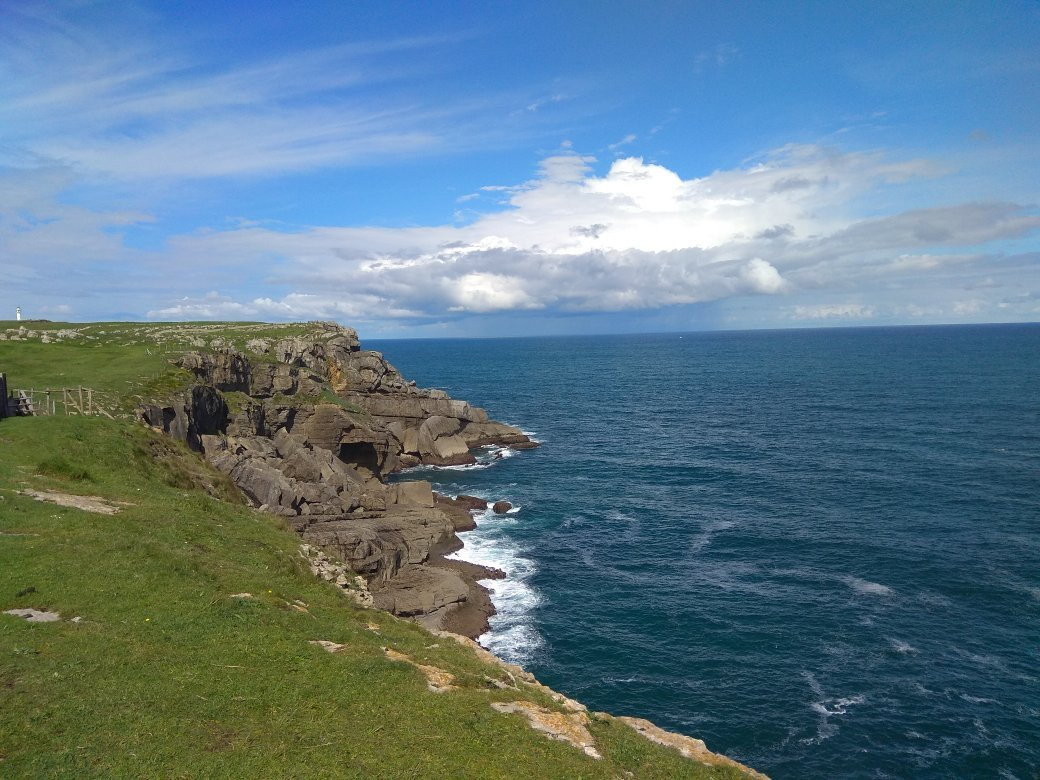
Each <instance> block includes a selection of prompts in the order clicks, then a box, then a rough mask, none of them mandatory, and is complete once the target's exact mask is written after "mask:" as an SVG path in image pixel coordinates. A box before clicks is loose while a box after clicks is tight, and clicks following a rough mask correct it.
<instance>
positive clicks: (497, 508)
mask: <svg viewBox="0 0 1040 780" xmlns="http://www.w3.org/2000/svg"><path fill="white" fill-rule="evenodd" d="M512 508H513V505H512V504H510V503H509V502H508V501H496V502H495V503H494V504H492V506H491V511H492V512H494V513H495V514H496V515H504V514H505V513H506V512H508V511H509V510H510V509H512Z"/></svg>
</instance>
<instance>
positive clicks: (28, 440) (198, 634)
mask: <svg viewBox="0 0 1040 780" xmlns="http://www.w3.org/2000/svg"><path fill="white" fill-rule="evenodd" d="M0 451H2V452H3V453H4V454H5V457H4V458H3V459H2V460H0V507H2V509H0V518H2V520H0V532H3V533H2V535H0V560H3V562H4V565H3V566H2V567H0V609H10V608H15V607H29V606H31V607H37V608H47V609H51V610H55V611H58V612H60V613H61V614H62V616H63V617H65V618H71V617H73V616H80V617H81V618H82V622H80V623H71V622H61V623H48V624H30V623H27V622H25V621H22V620H20V619H17V618H14V617H9V616H6V615H0V691H2V692H3V695H2V696H0V775H2V776H3V777H5V778H6V777H41V776H53V775H64V776H70V777H72V776H75V777H154V776H183V777H195V776H207V777H241V776H246V775H250V774H252V775H256V776H262V777H273V776H277V777H283V776H284V777H293V776H297V777H316V776H321V777H373V776H382V777H474V778H486V777H568V778H577V777H588V778H600V777H602V778H608V777H617V776H619V774H620V773H621V772H622V771H623V770H629V771H632V772H633V773H634V774H635V776H636V777H662V778H664V777H712V776H716V777H726V776H736V775H735V774H734V773H728V774H727V773H723V772H718V771H716V772H714V773H713V772H712V771H711V770H708V769H707V768H706V767H702V766H700V765H698V764H694V763H692V762H689V761H686V760H684V759H682V758H681V757H680V756H679V755H678V754H677V753H674V752H672V751H669V750H666V749H664V748H660V747H657V746H655V745H652V744H650V743H649V742H646V741H645V740H643V739H641V738H640V737H638V736H637V735H636V734H635V733H634V732H632V731H631V730H630V729H628V728H627V727H623V726H621V725H619V724H617V723H616V722H614V721H612V720H606V721H603V722H596V723H595V724H594V725H593V731H594V734H595V737H596V739H597V742H598V743H599V746H600V749H601V750H602V752H603V753H604V755H605V758H604V759H603V760H602V761H595V760H592V759H589V758H587V757H585V756H584V755H583V754H581V753H580V752H579V751H578V750H576V749H575V748H573V747H571V746H569V745H566V744H563V743H560V742H553V741H550V740H548V739H546V738H545V737H543V736H541V735H539V734H537V733H536V732H534V731H532V730H531V729H530V728H528V727H527V725H526V724H525V723H524V721H522V720H521V719H520V718H519V717H516V716H506V715H501V714H498V713H496V712H494V711H492V710H491V708H490V706H489V703H490V702H491V701H494V700H502V699H511V698H525V699H529V700H534V701H539V702H540V703H543V704H548V703H549V702H548V700H547V699H545V698H544V697H542V696H541V695H540V694H538V693H536V692H533V691H524V692H523V694H517V693H513V692H511V691H501V690H498V689H497V688H490V687H489V686H488V684H487V682H486V680H485V676H493V677H496V678H499V679H501V678H502V676H503V675H502V673H501V672H500V671H499V670H497V669H496V668H494V667H487V666H485V665H484V664H483V663H482V662H481V661H479V660H478V659H477V658H476V657H475V656H473V655H472V654H471V653H470V652H469V651H467V650H466V649H465V648H462V647H460V646H456V645H455V644H454V643H452V642H450V641H445V640H438V639H435V638H433V637H431V635H429V634H428V633H426V632H425V631H423V630H422V629H420V628H419V627H417V626H415V625H413V624H411V623H407V622H404V621H399V620H397V619H395V618H393V617H391V616H389V615H387V614H385V613H380V612H375V611H370V610H362V609H359V608H357V607H355V606H353V605H352V604H351V602H349V601H348V600H347V599H345V598H344V597H343V596H342V595H341V594H340V593H338V592H337V591H336V590H335V589H334V588H333V587H331V586H329V585H327V584H325V583H322V582H319V581H317V580H315V578H314V577H313V576H312V575H311V574H310V573H309V571H307V570H306V568H305V567H304V566H303V565H302V563H301V560H300V558H299V557H298V555H297V549H298V540H297V539H296V538H295V536H293V535H292V534H291V533H289V532H287V531H284V530H282V528H281V527H280V526H279V524H278V522H277V520H276V519H275V518H272V517H270V516H268V515H264V514H261V513H259V512H256V511H254V510H251V509H248V508H246V507H243V506H240V505H236V504H233V503H230V502H229V501H226V500H220V499H218V498H215V497H214V496H213V495H211V494H215V495H220V493H221V491H222V490H225V489H229V486H228V485H227V484H226V483H225V482H223V481H222V478H221V477H220V476H219V475H217V474H215V473H213V472H210V471H209V469H208V468H207V467H206V466H205V465H204V464H202V463H201V461H198V460H197V459H195V458H194V457H193V456H192V455H191V454H190V453H189V452H188V451H187V450H185V449H184V448H181V447H178V446H176V445H173V444H172V443H171V442H169V441H168V440H165V439H162V438H161V437H159V435H158V434H155V433H153V432H152V431H149V430H146V429H144V428H142V427H138V426H134V425H132V424H130V423H128V422H123V421H112V420H103V419H97V418H81V417H55V418H18V419H10V420H5V421H3V423H0ZM41 463H50V464H52V465H51V467H48V468H47V469H40V468H39V465H38V464H41ZM55 463H61V464H63V465H61V466H60V467H54V466H53V464H55ZM79 469H82V470H84V471H89V473H90V474H91V475H92V476H91V481H90V482H89V483H87V484H84V481H83V479H81V478H80V475H81V473H82V472H81V471H79ZM170 473H179V474H180V475H181V476H180V477H179V478H178V479H177V480H174V481H175V482H176V483H177V484H176V485H171V484H170V482H171V480H170V479H168V475H169V474H170ZM25 487H33V488H36V489H51V490H61V491H66V492H72V493H89V494H92V495H99V496H102V497H104V498H107V499H109V500H111V501H114V502H120V503H122V504H123V505H124V506H123V508H122V510H121V511H120V512H119V513H118V514H116V515H112V516H106V515H96V514H90V513H87V512H83V511H80V510H76V509H66V508H61V507H58V506H55V505H52V504H46V503H41V502H37V501H34V500H31V499H29V498H27V497H24V496H20V495H18V493H17V491H18V490H19V489H22V488H25ZM242 592H248V593H252V594H254V595H255V596H256V598H255V599H244V598H231V597H230V596H231V594H236V593H242ZM19 594H22V595H19ZM297 600H298V601H301V602H303V603H305V604H306V605H307V612H300V611H297V610H296V609H294V608H292V607H291V606H289V605H290V604H291V603H293V602H295V601H297ZM369 622H374V623H377V624H378V625H379V632H378V633H375V632H373V631H370V630H369V629H368V628H367V625H368V623H369ZM311 639H329V640H332V641H335V642H340V643H345V644H346V645H347V646H348V647H347V650H345V651H343V652H341V653H338V654H336V655H331V654H329V653H327V652H325V651H324V650H322V649H320V648H317V647H314V646H312V645H309V644H308V643H307V642H308V640H311ZM384 646H388V647H393V648H395V649H397V650H399V651H400V652H403V653H407V654H408V655H410V656H412V657H413V658H415V659H416V660H418V661H420V662H422V663H428V664H433V665H435V666H439V667H441V668H444V669H447V670H448V671H450V672H452V673H453V674H455V675H456V677H457V680H458V683H459V685H460V686H461V687H460V689H459V690H457V691H451V692H448V693H442V694H435V693H430V692H428V691H427V690H426V686H425V680H424V678H422V676H421V675H420V673H419V672H418V671H417V670H415V669H414V668H412V667H411V666H409V665H407V664H403V663H399V662H396V663H395V662H392V661H389V660H387V659H386V658H385V656H384V653H383V650H382V648H383V647H384Z"/></svg>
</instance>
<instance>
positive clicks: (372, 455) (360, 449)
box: [339, 441, 379, 474]
mask: <svg viewBox="0 0 1040 780" xmlns="http://www.w3.org/2000/svg"><path fill="white" fill-rule="evenodd" d="M339 459H340V460H342V461H344V462H345V463H350V464H352V465H354V466H357V467H358V468H363V469H367V470H368V471H371V472H372V474H378V473H379V456H378V454H377V453H376V448H375V446H374V445H373V444H372V443H371V442H367V441H359V442H354V443H345V444H341V445H339Z"/></svg>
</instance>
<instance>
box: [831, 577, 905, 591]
mask: <svg viewBox="0 0 1040 780" xmlns="http://www.w3.org/2000/svg"><path fill="white" fill-rule="evenodd" d="M841 581H842V582H844V583H845V584H846V585H848V586H849V587H850V588H852V589H853V590H854V591H856V592H857V593H868V594H870V595H871V596H891V595H892V592H893V591H892V589H891V588H890V587H888V586H887V585H882V584H881V583H879V582H871V581H870V580H861V579H860V578H859V577H842V578H841Z"/></svg>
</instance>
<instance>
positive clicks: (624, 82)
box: [0, 0, 1040, 337]
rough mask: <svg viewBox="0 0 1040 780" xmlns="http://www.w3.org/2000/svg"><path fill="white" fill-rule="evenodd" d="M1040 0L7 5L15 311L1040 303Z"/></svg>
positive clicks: (736, 313)
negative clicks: (988, 0)
mask: <svg viewBox="0 0 1040 780" xmlns="http://www.w3.org/2000/svg"><path fill="white" fill-rule="evenodd" d="M1038 41H1040V3H1038V2H1035V1H1034V0H1029V1H1028V2H1026V1H1025V0H1019V1H1015V0H1010V1H1009V2H1002V3H992V2H986V3H983V2H978V3H972V2H956V3H953V2H948V0H947V1H946V2H934V3H931V2H914V3H906V2H899V3H887V2H869V3H866V2H864V3H835V2H819V3H812V2H806V3H798V4H795V3H780V2H775V3H772V2H746V3H728V2H727V3H723V2H719V3H707V2H704V3H697V2H656V3H653V2H641V3H627V2H611V3H593V2H559V1H557V2H551V3H539V2H528V3H511V4H505V3H502V4H487V3H391V2H378V3H377V2H370V3H365V2H359V3H340V2H330V3H320V2H311V3H306V4H293V5H292V6H289V5H287V4H285V3H274V2H251V3H210V2H183V3H159V2H154V3H132V2H86V1H83V0H77V1H76V2H66V3H60V2H55V3H47V4H44V3H37V2H19V0H13V1H11V2H5V3H4V4H3V5H0V266H2V267H3V269H4V271H3V276H2V279H3V281H2V283H0V316H7V317H10V316H11V314H10V313H7V312H11V313H13V311H14V307H15V306H21V307H22V308H23V310H24V311H25V312H26V314H27V315H29V316H37V317H47V318H50V319H68V320H78V321H84V320H104V319H144V318H148V319H213V318H217V319H263V320H284V319H315V318H321V319H336V320H339V321H341V322H344V323H346V324H351V325H354V326H356V327H357V328H358V329H359V330H360V331H361V333H362V335H363V336H366V335H367V336H373V337H374V336H466V335H474V336H488V335H524V334H540V333H597V332H628V331H647V330H649V331H654V330H698V329H715V328H759V327H802V326H834V325H867V324H924V323H938V322H1001V321H1037V320H1040V206H1038V203H1040V140H1038V139H1040V43H1038Z"/></svg>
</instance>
